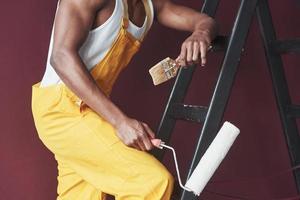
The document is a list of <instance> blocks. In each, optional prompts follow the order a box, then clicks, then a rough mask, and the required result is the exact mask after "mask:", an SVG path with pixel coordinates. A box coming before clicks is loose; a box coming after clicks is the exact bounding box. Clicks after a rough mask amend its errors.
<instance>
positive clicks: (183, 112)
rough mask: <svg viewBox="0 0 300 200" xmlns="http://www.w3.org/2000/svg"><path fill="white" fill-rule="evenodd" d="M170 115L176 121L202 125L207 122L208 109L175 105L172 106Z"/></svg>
mask: <svg viewBox="0 0 300 200" xmlns="http://www.w3.org/2000/svg"><path fill="white" fill-rule="evenodd" d="M168 114H169V115H170V117H172V118H174V119H179V120H186V121H192V122H198V123H200V122H204V121H205V118H206V114H207V107H204V106H194V105H186V104H173V105H171V107H170V111H169V113H168Z"/></svg>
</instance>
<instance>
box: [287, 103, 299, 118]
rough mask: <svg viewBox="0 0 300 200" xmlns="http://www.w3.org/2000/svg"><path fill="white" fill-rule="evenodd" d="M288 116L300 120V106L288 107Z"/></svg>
mask: <svg viewBox="0 0 300 200" xmlns="http://www.w3.org/2000/svg"><path fill="white" fill-rule="evenodd" d="M287 114H288V116H291V117H294V118H300V106H298V105H290V106H288V107H287Z"/></svg>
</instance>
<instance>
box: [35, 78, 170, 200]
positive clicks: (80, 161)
mask: <svg viewBox="0 0 300 200" xmlns="http://www.w3.org/2000/svg"><path fill="white" fill-rule="evenodd" d="M39 85H40V82H39V83H36V84H34V85H33V86H32V111H33V116H34V120H35V124H36V128H37V131H38V135H39V137H40V139H41V140H42V141H43V143H44V144H45V145H46V146H47V148H48V149H49V150H51V151H52V152H53V153H54V155H55V158H56V160H57V163H58V172H59V174H58V187H57V192H58V198H57V199H58V200H77V199H78V200H100V199H104V197H105V194H104V193H108V194H111V195H114V196H115V198H116V199H117V200H125V199H126V200H142V199H145V200H146V199H148V200H169V199H170V196H171V192H172V190H173V177H172V175H170V173H169V172H168V171H167V169H166V168H165V167H164V166H163V165H162V164H161V163H160V162H159V161H158V160H157V159H156V158H154V156H152V155H151V154H149V153H147V152H143V151H139V150H136V149H134V148H130V147H128V146H126V145H125V144H123V143H122V141H121V140H120V139H119V138H118V137H117V135H116V131H115V129H114V128H113V126H111V124H109V123H108V122H107V121H105V120H104V119H103V118H101V117H100V116H99V115H98V114H97V113H95V112H94V111H93V110H91V109H90V108H89V107H85V108H84V110H83V111H80V110H79V106H78V104H77V101H76V98H74V97H75V96H74V94H73V93H71V92H70V90H68V89H67V88H66V86H65V85H63V84H58V85H51V86H46V87H41V88H40V87H39Z"/></svg>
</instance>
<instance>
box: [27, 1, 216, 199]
mask: <svg viewBox="0 0 300 200" xmlns="http://www.w3.org/2000/svg"><path fill="white" fill-rule="evenodd" d="M154 13H155V16H156V19H157V21H158V22H159V23H161V24H163V25H165V26H168V27H171V28H174V29H178V30H184V31H190V32H192V34H191V36H189V37H188V38H187V39H186V40H185V41H184V43H183V44H182V47H181V50H180V54H179V56H178V58H177V59H176V60H177V62H179V63H180V64H181V65H182V66H185V65H188V64H192V63H198V62H200V63H201V65H205V63H206V52H207V50H208V47H209V46H210V43H211V41H212V39H214V37H215V36H216V32H217V28H216V23H215V21H214V20H213V19H212V18H210V17H209V16H207V15H205V14H201V13H198V12H197V11H194V10H192V9H190V8H186V7H183V6H179V5H177V4H174V3H173V2H171V1H170V0H152V1H151V0H127V1H126V0H113V1H112V0H61V1H60V3H59V8H58V9H57V13H56V17H55V24H54V31H53V34H52V39H51V42H50V49H49V56H48V62H47V69H46V72H45V74H44V77H43V80H42V81H41V82H39V83H36V84H34V85H33V94H32V110H33V116H34V120H35V124H36V127H37V131H38V133H39V137H40V138H41V140H42V141H43V143H44V144H45V145H46V146H47V147H48V148H49V149H50V150H51V151H52V152H53V153H54V155H55V158H56V160H57V162H58V171H59V175H58V190H57V191H58V194H59V195H58V199H60V200H62V199H66V200H67V199H68V200H74V199H104V198H105V193H109V194H112V195H114V196H115V198H116V199H117V200H125V199H128V200H131V199H132V200H133V199H149V200H168V199H170V196H171V193H172V190H173V177H172V176H171V175H170V174H169V172H168V171H167V170H166V169H165V167H164V166H163V165H162V164H161V163H160V162H159V161H157V160H156V159H155V158H154V157H153V156H152V155H150V154H149V153H147V152H146V151H148V150H151V149H152V148H153V147H154V146H153V144H152V142H151V140H152V139H154V138H155V134H154V133H153V131H152V130H151V129H150V128H149V126H148V125H147V124H146V123H144V122H141V121H139V120H136V119H133V118H131V117H128V116H127V115H126V114H125V113H123V112H122V111H121V110H120V109H119V108H118V107H117V106H116V105H115V104H114V103H113V102H112V101H111V100H110V99H109V94H110V92H111V89H112V86H113V83H114V81H115V80H116V79H117V77H118V75H119V73H120V72H121V71H122V69H123V68H124V67H126V65H127V64H128V63H129V61H130V60H131V58H132V56H133V55H134V54H135V53H136V52H137V51H138V49H139V46H140V44H141V42H142V40H143V38H144V36H145V35H146V33H147V31H148V30H149V28H150V26H151V24H152V20H153V16H154ZM60 83H62V84H60Z"/></svg>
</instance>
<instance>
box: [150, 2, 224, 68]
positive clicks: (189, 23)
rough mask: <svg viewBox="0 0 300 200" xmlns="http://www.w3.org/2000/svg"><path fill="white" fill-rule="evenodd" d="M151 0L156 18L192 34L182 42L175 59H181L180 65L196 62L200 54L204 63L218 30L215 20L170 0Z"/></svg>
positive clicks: (164, 23) (166, 24)
mask: <svg viewBox="0 0 300 200" xmlns="http://www.w3.org/2000/svg"><path fill="white" fill-rule="evenodd" d="M153 2H154V7H155V11H156V15H157V19H158V21H159V22H160V23H161V24H163V25H165V26H168V27H170V28H174V29H177V30H183V31H190V32H192V35H191V36H190V37H188V38H187V39H186V40H185V41H184V42H183V44H182V46H181V52H180V55H179V56H178V58H177V60H178V61H181V63H182V65H186V64H187V63H188V64H192V63H195V62H198V60H199V55H200V56H201V64H202V65H205V64H206V52H207V50H208V47H209V46H210V44H211V41H212V40H213V39H214V38H215V37H216V35H217V32H218V27H217V24H216V22H215V20H214V19H213V18H211V17H209V16H208V15H206V14H204V13H200V12H197V11H195V10H193V9H191V8H187V7H184V6H180V5H177V4H175V3H173V2H171V1H170V0H153Z"/></svg>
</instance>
